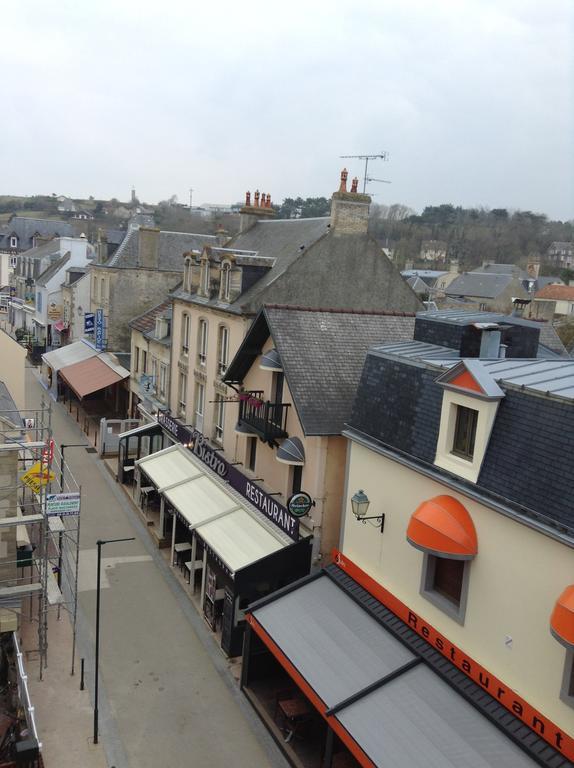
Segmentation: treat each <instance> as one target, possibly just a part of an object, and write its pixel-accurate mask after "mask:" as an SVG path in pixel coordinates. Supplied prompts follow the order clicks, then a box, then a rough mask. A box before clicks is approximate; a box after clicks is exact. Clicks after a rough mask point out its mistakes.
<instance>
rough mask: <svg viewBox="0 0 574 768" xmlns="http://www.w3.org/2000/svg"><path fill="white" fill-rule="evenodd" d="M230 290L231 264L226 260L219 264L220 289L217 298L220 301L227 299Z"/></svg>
mask: <svg viewBox="0 0 574 768" xmlns="http://www.w3.org/2000/svg"><path fill="white" fill-rule="evenodd" d="M230 291H231V264H230V263H229V262H228V261H224V262H223V264H222V265H221V290H220V293H219V298H220V299H221V301H229V294H230Z"/></svg>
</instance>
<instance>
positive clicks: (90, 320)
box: [84, 312, 96, 334]
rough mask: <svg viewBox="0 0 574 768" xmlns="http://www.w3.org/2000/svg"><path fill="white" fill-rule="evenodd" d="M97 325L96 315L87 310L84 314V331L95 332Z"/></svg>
mask: <svg viewBox="0 0 574 768" xmlns="http://www.w3.org/2000/svg"><path fill="white" fill-rule="evenodd" d="M95 327H96V316H95V315H94V313H93V312H86V314H85V315H84V333H86V334H87V333H93V332H94V328H95Z"/></svg>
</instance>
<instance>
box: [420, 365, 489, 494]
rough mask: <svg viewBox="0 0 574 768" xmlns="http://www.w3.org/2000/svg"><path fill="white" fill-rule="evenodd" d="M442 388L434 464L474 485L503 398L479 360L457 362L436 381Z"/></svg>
mask: <svg viewBox="0 0 574 768" xmlns="http://www.w3.org/2000/svg"><path fill="white" fill-rule="evenodd" d="M436 381H437V384H440V385H441V386H442V387H443V388H444V393H443V399H442V409H441V418H440V427H439V435H438V441H437V448H436V456H435V464H436V465H437V466H438V467H442V468H443V469H446V470H448V471H449V472H452V473H453V474H456V475H459V476H460V477H463V478H465V479H466V480H470V481H471V482H473V483H476V481H477V480H478V475H479V473H480V468H481V466H482V462H483V459H484V456H485V454H486V450H487V447H488V441H489V439H490V433H491V431H492V427H493V425H494V420H495V418H496V413H497V410H498V404H499V402H500V400H501V399H502V398H503V397H504V392H503V390H501V389H500V387H499V386H498V384H497V383H496V381H495V380H494V379H493V378H492V377H491V376H490V374H489V373H488V372H487V370H486V368H485V367H484V366H483V365H482V363H481V362H480V360H476V359H469V360H461V361H460V362H459V363H457V364H456V365H455V366H453V367H452V368H451V369H450V370H448V371H447V372H446V373H443V374H442V375H441V376H439V378H438V379H437V380H436Z"/></svg>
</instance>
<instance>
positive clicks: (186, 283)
mask: <svg viewBox="0 0 574 768" xmlns="http://www.w3.org/2000/svg"><path fill="white" fill-rule="evenodd" d="M191 270H192V266H191V258H190V257H189V256H187V257H186V259H185V262H184V266H183V290H184V291H186V292H187V293H191Z"/></svg>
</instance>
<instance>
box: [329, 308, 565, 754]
mask: <svg viewBox="0 0 574 768" xmlns="http://www.w3.org/2000/svg"><path fill="white" fill-rule="evenodd" d="M425 315H426V317H425V316H424V315H422V316H418V317H417V327H416V329H415V341H416V342H417V344H416V346H415V345H413V344H412V343H411V344H403V345H385V346H382V347H379V348H378V349H374V350H371V351H370V353H369V355H368V356H367V361H366V363H365V368H364V371H363V374H362V379H361V384H360V386H359V388H358V392H357V397H356V402H355V406H354V409H353V414H352V416H351V419H350V422H349V426H348V429H347V430H346V432H345V435H346V436H347V437H348V438H349V440H350V450H349V463H348V470H347V478H346V494H345V505H344V527H343V532H342V535H341V544H340V556H339V557H338V560H339V562H340V563H341V567H342V568H343V569H345V570H347V572H349V573H352V574H353V577H354V578H356V579H357V580H358V581H359V582H360V583H362V584H363V586H365V585H367V586H366V588H367V589H369V590H371V591H374V592H375V593H376V594H377V597H378V599H380V600H381V601H382V602H383V603H384V604H385V605H386V606H387V607H388V608H390V609H391V610H392V611H394V612H395V613H396V614H397V615H398V616H399V618H400V619H402V620H403V621H404V622H405V623H406V624H407V625H408V626H409V628H411V629H412V630H414V631H415V632H417V633H418V634H420V635H421V636H422V637H423V638H424V639H425V640H427V641H428V642H430V643H431V644H432V645H433V647H434V648H435V649H437V650H439V651H440V652H441V653H442V654H443V655H445V656H446V657H447V658H448V659H449V660H450V661H452V662H453V663H454V664H455V666H457V667H458V669H459V670H462V672H464V673H465V674H466V675H468V677H470V678H471V679H472V680H473V681H474V682H475V683H478V685H479V686H481V687H482V688H483V689H484V690H486V691H487V692H488V693H489V694H490V695H491V696H492V697H493V698H494V699H495V700H496V702H498V703H500V704H502V705H503V707H505V708H506V709H507V710H508V711H509V712H511V713H512V714H513V715H515V716H516V717H518V719H519V720H522V721H523V722H524V723H525V724H526V725H527V726H528V728H530V729H531V731H532V732H533V733H534V735H535V736H538V737H540V738H542V739H544V740H545V741H546V742H547V743H548V744H549V745H551V746H552V747H553V748H554V749H556V751H557V752H558V753H559V754H561V755H563V756H564V757H568V758H569V759H570V760H572V759H573V758H574V587H573V586H572V584H573V582H574V576H573V574H574V515H573V514H572V505H571V500H572V498H573V494H574V485H573V474H572V472H571V467H572V460H573V453H572V445H571V437H570V436H571V434H572V430H573V429H574V407H573V397H574V363H573V362H572V361H571V360H568V359H558V358H557V359H553V360H549V359H545V358H544V357H543V358H536V357H534V358H532V357H530V358H524V357H523V356H522V355H521V350H522V349H523V348H525V347H530V344H531V342H532V340H533V339H534V338H536V339H537V338H538V333H539V329H537V327H536V325H537V324H535V323H524V322H523V321H522V322H521V321H516V319H514V318H511V317H509V318H508V319H507V321H508V322H507V323H501V324H499V325H498V326H497V325H496V324H490V327H488V326H485V327H484V328H482V329H478V328H477V327H476V325H475V324H474V319H475V318H472V322H467V321H465V319H464V316H463V313H459V314H458V317H456V318H455V317H454V316H453V314H451V316H450V317H448V318H445V317H444V315H443V316H442V317H441V313H425ZM470 319H471V318H469V320H470ZM514 322H517V323H520V324H516V325H515V326H514V327H513V328H512V329H511V331H509V330H508V325H512V324H513V323H514ZM476 333H479V335H480V334H481V337H480V339H479V346H480V353H478V352H477V356H475V357H472V358H464V359H461V350H463V349H464V346H465V344H466V343H467V341H468V338H469V337H470V336H471V335H472V334H476ZM439 338H440V339H441V344H440V346H438V345H437V343H431V340H437V339H439ZM509 340H510V341H511V343H510V344H507V348H506V357H505V358H503V359H501V358H500V357H499V353H500V344H501V343H503V344H504V342H505V341H506V342H508V341H509ZM479 354H480V357H479V356H478V355H479ZM360 492H362V493H360ZM365 497H366V499H368V501H369V505H368V507H367V508H366V509H365V508H364V507H363V508H361V502H362V501H365ZM353 502H354V504H353Z"/></svg>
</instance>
